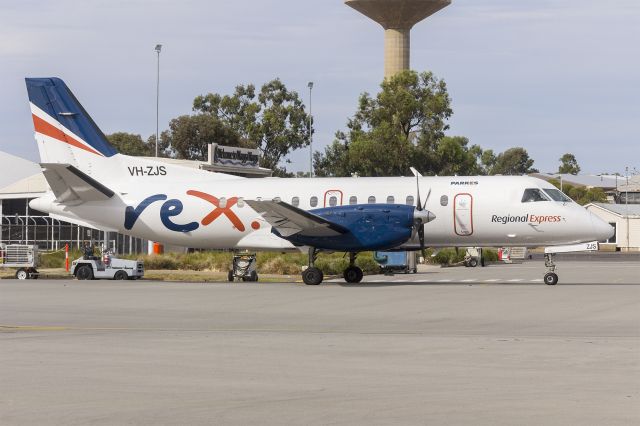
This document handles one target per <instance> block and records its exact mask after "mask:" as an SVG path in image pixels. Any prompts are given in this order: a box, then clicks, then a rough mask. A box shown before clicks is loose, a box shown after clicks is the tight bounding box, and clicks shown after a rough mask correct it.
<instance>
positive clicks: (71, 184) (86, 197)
mask: <svg viewBox="0 0 640 426" xmlns="http://www.w3.org/2000/svg"><path fill="white" fill-rule="evenodd" d="M40 166H41V167H42V173H43V174H44V177H45V178H46V179H47V182H48V183H49V186H50V187H51V190H52V191H53V193H54V195H55V196H56V201H57V202H58V203H61V204H80V203H84V202H87V201H104V200H108V199H109V198H111V197H113V195H114V192H113V191H112V190H110V189H109V188H107V187H106V186H104V185H102V184H101V183H100V182H98V181H97V180H95V179H93V178H92V177H91V176H89V175H87V174H85V173H83V172H81V171H80V170H78V169H77V168H75V167H74V166H72V165H71V164H59V163H42V164H40Z"/></svg>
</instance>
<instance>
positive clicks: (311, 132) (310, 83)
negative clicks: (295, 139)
mask: <svg viewBox="0 0 640 426" xmlns="http://www.w3.org/2000/svg"><path fill="white" fill-rule="evenodd" d="M307 87H308V88H309V177H310V178H311V177H313V130H312V128H311V91H312V90H313V81H310V82H309V83H307Z"/></svg>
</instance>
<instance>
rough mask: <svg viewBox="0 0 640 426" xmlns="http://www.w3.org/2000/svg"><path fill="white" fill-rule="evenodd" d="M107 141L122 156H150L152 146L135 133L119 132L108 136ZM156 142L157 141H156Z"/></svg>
mask: <svg viewBox="0 0 640 426" xmlns="http://www.w3.org/2000/svg"><path fill="white" fill-rule="evenodd" d="M106 136H107V140H108V141H109V143H110V144H111V145H113V147H114V148H115V149H116V151H118V152H119V153H120V154H125V155H136V156H143V157H144V156H150V155H152V152H151V146H150V145H149V144H147V143H145V142H144V141H143V140H142V136H140V135H135V134H133V133H126V132H117V133H112V134H110V135H106ZM154 141H155V139H154Z"/></svg>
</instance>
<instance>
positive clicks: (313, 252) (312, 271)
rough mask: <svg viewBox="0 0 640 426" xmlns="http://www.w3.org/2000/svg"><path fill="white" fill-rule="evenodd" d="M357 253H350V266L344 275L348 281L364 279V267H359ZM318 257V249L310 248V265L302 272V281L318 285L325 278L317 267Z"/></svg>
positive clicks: (357, 281)
mask: <svg viewBox="0 0 640 426" xmlns="http://www.w3.org/2000/svg"><path fill="white" fill-rule="evenodd" d="M357 256H358V254H357V253H349V266H348V267H347V269H345V270H344V273H343V274H342V276H343V277H344V280H345V281H346V282H348V283H353V284H355V283H359V282H360V281H362V277H363V276H364V273H363V272H362V269H360V268H358V267H357V266H356V265H355V263H356V257H357ZM317 258H318V250H317V249H315V248H310V249H309V267H308V268H307V269H305V270H304V272H302V281H304V283H305V284H306V285H318V284H320V283H321V282H322V280H323V279H324V275H323V274H322V271H321V270H320V269H319V268H316V266H315V261H316V259H317Z"/></svg>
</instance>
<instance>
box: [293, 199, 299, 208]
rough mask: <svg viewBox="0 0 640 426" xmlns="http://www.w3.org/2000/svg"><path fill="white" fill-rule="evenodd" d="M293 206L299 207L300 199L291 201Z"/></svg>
mask: <svg viewBox="0 0 640 426" xmlns="http://www.w3.org/2000/svg"><path fill="white" fill-rule="evenodd" d="M291 205H292V206H293V207H298V206H299V205H300V197H293V198H292V199H291Z"/></svg>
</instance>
